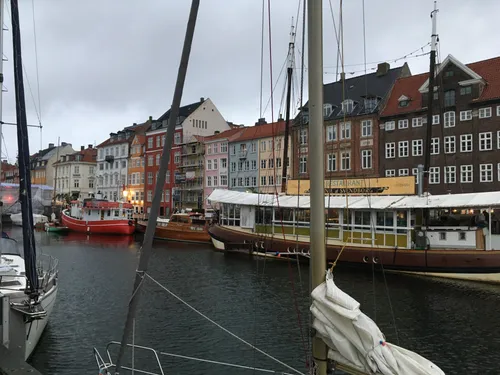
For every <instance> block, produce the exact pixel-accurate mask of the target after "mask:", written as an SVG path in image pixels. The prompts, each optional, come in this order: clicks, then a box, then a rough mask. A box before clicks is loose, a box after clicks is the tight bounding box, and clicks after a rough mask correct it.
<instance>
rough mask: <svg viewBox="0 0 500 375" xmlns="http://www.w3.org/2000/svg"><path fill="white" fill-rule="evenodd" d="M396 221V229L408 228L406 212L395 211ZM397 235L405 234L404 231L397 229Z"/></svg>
mask: <svg viewBox="0 0 500 375" xmlns="http://www.w3.org/2000/svg"><path fill="white" fill-rule="evenodd" d="M396 220H397V226H398V227H407V226H408V212H407V211H397V213H396ZM398 233H406V230H402V229H398Z"/></svg>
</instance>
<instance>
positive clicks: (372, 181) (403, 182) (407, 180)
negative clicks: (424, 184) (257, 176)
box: [287, 176, 415, 195]
mask: <svg viewBox="0 0 500 375" xmlns="http://www.w3.org/2000/svg"><path fill="white" fill-rule="evenodd" d="M324 187H325V194H330V195H335V194H340V195H344V194H375V195H413V194H415V176H405V177H381V178H346V179H332V180H325V182H324ZM309 193H310V181H309V180H288V183H287V194H290V195H297V194H300V195H304V194H305V195H309Z"/></svg>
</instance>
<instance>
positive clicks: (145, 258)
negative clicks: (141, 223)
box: [115, 0, 200, 375]
mask: <svg viewBox="0 0 500 375" xmlns="http://www.w3.org/2000/svg"><path fill="white" fill-rule="evenodd" d="M199 6H200V0H193V1H192V3H191V11H190V13H189V19H188V24H187V30H186V36H185V39H184V46H183V48H182V55H181V61H180V64H179V71H178V73H177V82H176V84H175V91H174V97H173V99H172V107H171V108H170V116H169V118H168V127H167V133H166V135H165V144H164V145H163V151H162V157H161V161H160V169H159V171H158V178H157V179H156V186H155V192H154V197H153V203H152V205H151V214H150V216H149V220H148V225H147V227H146V233H145V234H144V241H143V243H142V249H141V250H142V251H141V257H140V259H139V266H138V268H137V271H136V275H135V282H134V289H133V292H132V297H131V299H130V302H129V309H128V314H127V321H126V322H125V328H124V330H123V336H122V340H121V345H120V351H119V353H118V358H117V360H116V369H115V375H118V374H119V373H120V370H121V367H122V360H123V356H124V354H125V348H126V345H127V344H126V342H127V339H128V336H129V335H130V333H131V332H132V327H133V325H134V321H135V315H136V310H137V305H138V303H139V296H140V294H141V293H140V292H138V289H139V287H140V286H141V283H142V281H143V278H144V277H145V276H144V273H145V272H146V271H147V269H148V263H149V258H150V256H151V252H152V246H153V237H154V233H155V230H156V221H157V219H158V213H159V211H160V199H161V196H162V193H163V187H164V186H165V178H166V174H167V170H168V163H169V162H170V150H171V148H172V143H173V140H174V132H175V125H176V123H177V117H179V108H180V106H181V99H182V92H183V90H184V81H185V80H186V72H187V68H188V62H189V55H190V53H191V45H192V43H193V35H194V29H195V26H196V18H197V16H198V8H199Z"/></svg>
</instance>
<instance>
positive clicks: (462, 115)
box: [460, 110, 472, 121]
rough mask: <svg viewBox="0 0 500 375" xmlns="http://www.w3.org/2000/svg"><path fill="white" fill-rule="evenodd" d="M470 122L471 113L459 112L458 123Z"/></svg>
mask: <svg viewBox="0 0 500 375" xmlns="http://www.w3.org/2000/svg"><path fill="white" fill-rule="evenodd" d="M470 120H472V111H471V110H468V111H460V121H470Z"/></svg>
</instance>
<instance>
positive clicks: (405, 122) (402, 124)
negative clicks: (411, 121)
mask: <svg viewBox="0 0 500 375" xmlns="http://www.w3.org/2000/svg"><path fill="white" fill-rule="evenodd" d="M398 129H408V120H399V121H398Z"/></svg>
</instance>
